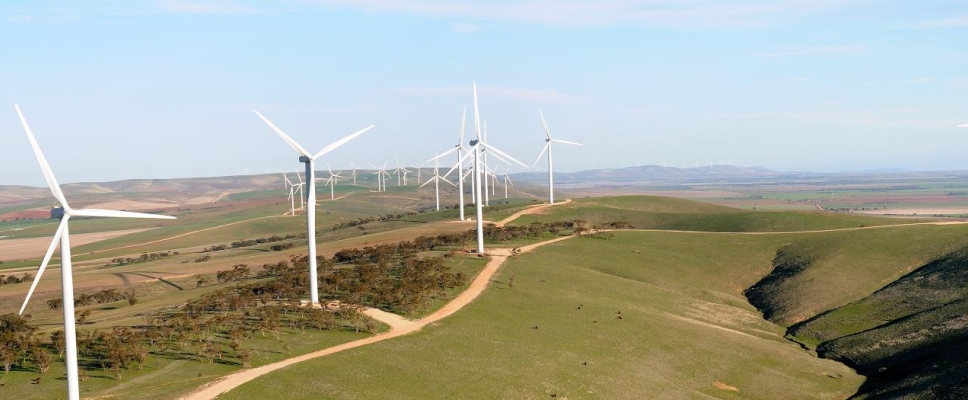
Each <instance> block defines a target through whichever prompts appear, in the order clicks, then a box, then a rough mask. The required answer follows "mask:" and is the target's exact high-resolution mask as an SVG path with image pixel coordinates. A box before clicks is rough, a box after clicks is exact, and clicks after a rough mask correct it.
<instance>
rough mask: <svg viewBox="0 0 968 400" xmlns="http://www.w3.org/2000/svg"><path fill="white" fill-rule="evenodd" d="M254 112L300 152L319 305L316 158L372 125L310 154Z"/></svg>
mask: <svg viewBox="0 0 968 400" xmlns="http://www.w3.org/2000/svg"><path fill="white" fill-rule="evenodd" d="M255 114H256V115H258V116H259V118H261V119H262V121H264V122H265V123H266V125H269V128H271V129H272V130H273V131H275V132H276V133H277V134H278V135H279V136H280V137H282V140H285V141H286V143H288V144H289V146H290V147H292V148H293V149H294V150H296V151H297V152H298V153H299V154H300V156H299V162H301V163H304V164H306V183H308V184H309V190H308V192H307V194H306V203H307V205H308V207H309V210H308V211H307V212H306V233H307V239H308V244H309V298H310V300H311V301H312V305H314V306H316V305H319V288H318V286H319V282H317V278H316V276H317V275H316V179H315V175H316V171H315V165H316V159H317V158H319V157H322V156H323V155H324V154H326V153H329V152H331V151H333V150H335V149H336V148H337V147H339V146H342V145H343V144H345V143H346V142H349V141H350V140H353V138H355V137H357V136H359V135H362V134H363V133H364V132H366V131H368V130H370V129H373V127H374V125H370V126H368V127H366V128H363V129H361V130H359V131H356V132H355V133H353V134H351V135H349V136H347V137H344V138H342V139H340V140H337V141H335V142H333V143H332V144H330V145H328V146H326V147H323V148H322V149H320V150H319V152H317V153H316V154H310V153H309V152H308V151H306V149H304V148H302V146H300V145H299V143H296V141H295V140H292V138H290V137H289V135H286V133H285V132H283V131H282V129H279V128H278V127H276V125H275V124H273V123H272V122H271V121H269V119H267V118H266V117H264V116H263V115H262V114H260V113H259V112H258V111H256V112H255Z"/></svg>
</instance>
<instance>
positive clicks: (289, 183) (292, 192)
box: [282, 173, 301, 216]
mask: <svg viewBox="0 0 968 400" xmlns="http://www.w3.org/2000/svg"><path fill="white" fill-rule="evenodd" d="M282 178H283V179H285V180H286V187H287V188H288V189H289V198H288V199H287V200H289V211H290V212H292V215H293V216H295V215H296V198H295V197H293V196H294V195H295V192H296V190H295V189H296V185H293V184H292V181H290V180H289V177H288V176H286V174H285V173H283V174H282ZM300 187H301V186H300ZM300 197H301V196H300Z"/></svg>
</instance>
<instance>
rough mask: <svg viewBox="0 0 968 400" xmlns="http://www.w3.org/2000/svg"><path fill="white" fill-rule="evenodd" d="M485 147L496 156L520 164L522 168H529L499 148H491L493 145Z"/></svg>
mask: <svg viewBox="0 0 968 400" xmlns="http://www.w3.org/2000/svg"><path fill="white" fill-rule="evenodd" d="M484 147H486V148H487V149H488V150H490V151H493V152H494V153H496V154H498V155H500V156H504V157H505V158H507V159H508V160H511V161H514V162H516V163H518V164H519V165H521V166H522V167H525V168H528V166H527V165H525V164H524V163H523V162H520V161H518V160H517V159H515V158H514V157H511V156H509V155H508V154H507V153H505V152H503V151H501V149H499V148H497V147H494V146H491V145H485V146H484Z"/></svg>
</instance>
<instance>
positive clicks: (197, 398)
mask: <svg viewBox="0 0 968 400" xmlns="http://www.w3.org/2000/svg"><path fill="white" fill-rule="evenodd" d="M565 203H567V201H566V202H562V203H556V204H554V205H558V204H565ZM550 206H551V205H550V204H546V205H541V206H534V207H531V208H528V209H527V210H523V211H521V212H519V213H516V214H515V215H512V216H511V217H509V218H507V219H504V220H503V221H501V222H502V223H507V222H510V221H513V220H514V219H515V218H517V217H520V216H521V215H525V214H529V213H530V212H535V211H537V210H539V209H544V208H547V207H550ZM527 211H530V212H527ZM573 237H575V236H564V237H559V238H555V239H551V240H547V241H544V242H540V243H535V244H532V245H528V246H523V247H520V248H519V249H520V251H521V252H522V253H524V252H528V251H531V250H534V249H536V248H538V247H540V246H544V245H547V244H551V243H556V242H560V241H563V240H568V239H571V238H573ZM488 254H489V255H490V256H491V260H490V261H488V263H487V266H485V267H484V269H483V270H481V272H480V273H479V274H478V275H477V277H475V278H474V281H473V282H471V284H470V286H469V287H468V288H467V290H465V291H464V292H462V293H461V294H459V295H458V296H457V297H456V298H454V299H453V300H451V301H450V302H449V303H447V304H446V305H444V307H443V308H441V309H440V310H437V312H435V313H433V314H430V315H428V316H426V317H424V318H422V319H420V320H416V321H414V320H409V319H406V318H404V317H401V316H399V315H396V314H392V313H388V312H386V311H383V310H380V309H375V308H367V309H366V310H365V311H364V312H365V313H366V314H367V315H369V316H370V317H372V318H373V319H376V320H378V321H380V322H383V323H385V324H387V325H390V330H389V331H387V332H384V333H381V334H378V335H375V336H370V337H367V338H364V339H360V340H355V341H352V342H348V343H343V344H340V345H336V346H333V347H328V348H325V349H322V350H318V351H315V352H312V353H307V354H303V355H301V356H297V357H293V358H289V359H286V360H282V361H279V362H276V363H272V364H268V365H264V366H261V367H258V368H252V369H247V370H241V371H238V372H235V373H232V374H229V375H226V376H224V377H222V378H221V379H219V380H217V381H215V382H212V383H210V384H207V385H205V386H202V387H201V388H199V389H198V390H196V391H194V392H192V393H190V394H188V395H187V396H185V397H182V400H203V399H205V400H207V399H214V398H215V397H216V396H218V395H220V394H222V393H225V392H228V391H229V390H232V389H234V388H236V387H238V386H240V385H242V384H244V383H246V382H248V381H251V380H253V379H255V378H258V377H260V376H262V375H265V374H268V373H270V372H272V371H275V370H278V369H281V368H285V367H287V366H289V365H292V364H295V363H299V362H302V361H306V360H310V359H313V358H317V357H322V356H326V355H329V354H333V353H338V352H340V351H343V350H349V349H352V348H356V347H360V346H365V345H368V344H371V343H376V342H381V341H384V340H387V339H393V338H395V337H399V336H403V335H406V334H409V333H413V332H416V331H419V330H421V329H423V327H425V326H427V325H429V324H432V323H434V322H436V321H439V320H441V319H443V318H447V317H448V316H450V315H451V314H453V313H455V312H457V311H458V310H460V309H461V308H464V306H466V305H468V304H470V303H471V301H473V300H474V299H476V298H477V297H478V296H480V295H481V293H483V292H484V289H486V288H487V285H488V283H490V281H491V278H492V277H494V274H495V273H497V271H498V270H499V269H500V268H501V265H503V264H504V262H505V261H507V259H508V257H509V256H510V255H511V250H510V249H506V248H502V249H492V250H491V251H490V252H489V253H488Z"/></svg>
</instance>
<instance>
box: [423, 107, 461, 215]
mask: <svg viewBox="0 0 968 400" xmlns="http://www.w3.org/2000/svg"><path fill="white" fill-rule="evenodd" d="M466 122H467V107H466V106H465V107H464V114H463V115H461V117H460V138H459V139H458V140H457V144H456V145H454V148H452V149H450V150H447V151H445V152H444V153H443V154H440V155H438V156H437V157H434V158H433V159H431V161H434V162H436V160H439V159H440V158H441V157H444V156H447V155H449V154H450V153H454V152H457V164H456V165H454V167H455V168H457V192H458V193H459V196H460V202H459V204H458V207H457V208H458V209H460V220H461V221H463V220H464V177H466V176H467V175H466V174H465V173H464V166H463V164H464V162H463V161H462V159H461V152H462V151H463V152H469V150H467V148H465V147H464V127H465V126H467V123H466ZM451 171H453V169H451ZM447 174H448V175H449V174H450V172H448V173H447ZM445 177H446V175H445Z"/></svg>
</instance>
